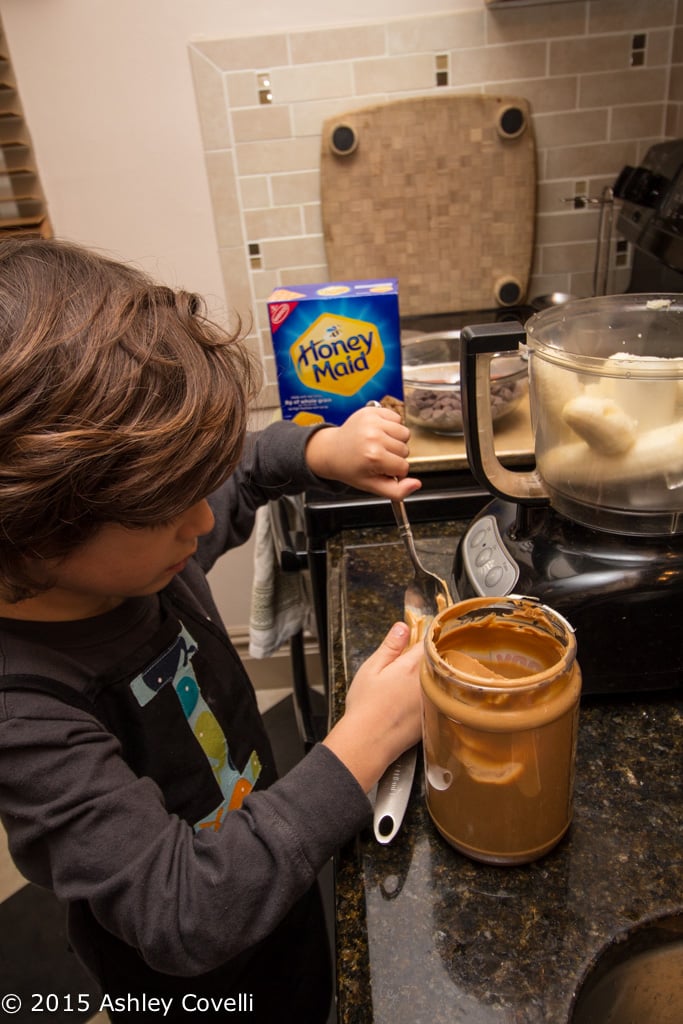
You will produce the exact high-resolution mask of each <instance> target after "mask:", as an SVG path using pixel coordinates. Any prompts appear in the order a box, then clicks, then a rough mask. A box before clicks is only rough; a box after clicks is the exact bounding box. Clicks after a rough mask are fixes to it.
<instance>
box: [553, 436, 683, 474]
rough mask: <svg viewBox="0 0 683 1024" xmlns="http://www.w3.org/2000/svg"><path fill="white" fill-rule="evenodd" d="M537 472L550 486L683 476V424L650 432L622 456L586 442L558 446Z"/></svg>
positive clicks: (639, 438)
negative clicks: (605, 452) (606, 452)
mask: <svg viewBox="0 0 683 1024" xmlns="http://www.w3.org/2000/svg"><path fill="white" fill-rule="evenodd" d="M538 469H539V472H540V473H541V475H542V476H543V478H544V479H545V480H547V481H548V483H549V484H550V485H551V486H556V487H559V488H560V489H566V487H567V486H579V485H590V486H591V487H594V486H595V485H596V484H597V483H600V485H602V486H612V485H614V484H631V483H639V482H642V481H645V480H651V479H653V478H654V479H657V478H659V477H662V478H664V477H666V476H667V475H669V476H675V475H678V474H680V473H683V422H681V421H679V422H677V423H671V424H669V426H667V427H658V428H657V429H656V430H649V431H648V432H647V433H646V434H642V435H641V436H640V437H638V438H637V439H636V442H635V444H634V445H633V446H632V447H631V448H629V449H628V451H626V452H623V453H622V454H621V455H602V454H600V453H598V452H595V451H593V452H592V453H591V449H590V448H589V447H588V446H587V445H586V444H585V442H582V441H577V442H575V443H574V444H563V445H558V446H557V447H556V448H551V449H550V450H549V451H547V452H545V454H544V455H543V457H542V458H541V459H539V464H538Z"/></svg>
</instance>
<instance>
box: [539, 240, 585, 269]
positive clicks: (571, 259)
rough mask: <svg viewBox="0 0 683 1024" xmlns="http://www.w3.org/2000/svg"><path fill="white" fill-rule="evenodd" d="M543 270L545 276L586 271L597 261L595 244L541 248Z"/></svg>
mask: <svg viewBox="0 0 683 1024" xmlns="http://www.w3.org/2000/svg"><path fill="white" fill-rule="evenodd" d="M539 253H540V257H541V261H540V262H541V268H542V271H543V273H544V274H561V273H567V272H571V271H576V270H579V271H581V270H584V269H585V268H586V267H587V266H591V263H592V261H593V260H594V259H595V244H594V243H593V242H574V243H567V242H563V243H562V244H561V245H544V246H541V247H540V248H539Z"/></svg>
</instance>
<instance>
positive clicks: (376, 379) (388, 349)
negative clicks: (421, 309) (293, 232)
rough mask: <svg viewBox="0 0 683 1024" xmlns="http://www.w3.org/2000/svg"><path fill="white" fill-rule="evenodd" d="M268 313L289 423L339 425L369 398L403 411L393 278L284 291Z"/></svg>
mask: <svg viewBox="0 0 683 1024" xmlns="http://www.w3.org/2000/svg"><path fill="white" fill-rule="evenodd" d="M268 316H269V319H270V332H271V335H272V338H273V348H274V350H275V363H276V367H277V378H278V388H279V392H280V407H281V409H282V417H283V419H286V420H294V422H295V423H300V424H302V425H308V424H311V423H322V422H326V423H333V424H336V425H339V424H341V423H343V422H344V421H345V420H346V419H347V418H348V417H349V416H350V415H351V413H352V412H355V411H356V409H360V408H361V407H362V406H364V405H367V403H368V402H370V401H375V402H380V403H381V404H382V405H385V406H388V407H389V408H395V409H396V410H397V411H398V412H399V413H401V414H402V411H403V409H402V403H403V379H402V374H401V329H400V324H399V313H398V286H397V282H396V281H395V280H394V279H389V280H386V279H385V280H381V281H339V282H335V283H327V284H308V285H301V286H299V285H292V286H287V287H286V288H277V289H276V290H275V291H274V292H273V293H272V295H271V296H270V298H269V299H268Z"/></svg>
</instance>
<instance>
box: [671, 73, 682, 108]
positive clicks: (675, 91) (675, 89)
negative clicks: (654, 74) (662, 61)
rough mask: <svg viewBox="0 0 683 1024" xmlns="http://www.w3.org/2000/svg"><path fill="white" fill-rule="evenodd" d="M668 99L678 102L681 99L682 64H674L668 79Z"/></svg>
mask: <svg viewBox="0 0 683 1024" xmlns="http://www.w3.org/2000/svg"><path fill="white" fill-rule="evenodd" d="M669 100H670V101H671V102H672V103H680V102H681V101H682V100H683V64H674V66H673V67H672V68H671V78H670V79H669Z"/></svg>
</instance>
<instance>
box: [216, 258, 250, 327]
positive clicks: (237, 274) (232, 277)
mask: <svg viewBox="0 0 683 1024" xmlns="http://www.w3.org/2000/svg"><path fill="white" fill-rule="evenodd" d="M218 257H219V259H220V264H221V271H222V274H223V285H224V288H225V297H226V302H227V304H228V309H229V310H231V311H233V312H234V313H235V314H237V315H238V316H239V317H240V318H241V319H242V321H243V323H244V324H245V326H248V325H249V322H250V320H251V318H252V315H253V303H252V298H251V288H250V281H249V272H248V270H247V253H246V246H244V245H241V246H237V247H234V246H233V247H230V248H227V247H226V248H221V249H219V250H218Z"/></svg>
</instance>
